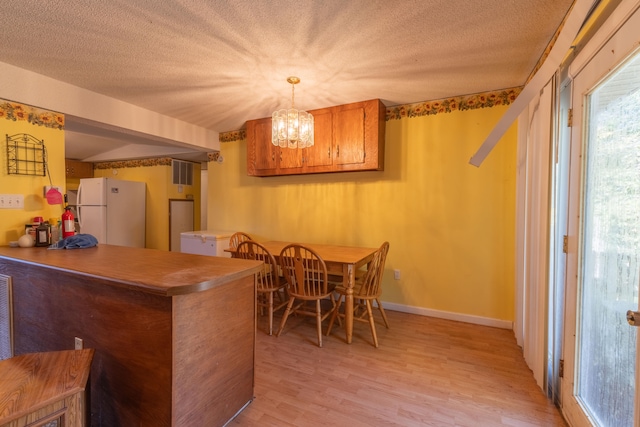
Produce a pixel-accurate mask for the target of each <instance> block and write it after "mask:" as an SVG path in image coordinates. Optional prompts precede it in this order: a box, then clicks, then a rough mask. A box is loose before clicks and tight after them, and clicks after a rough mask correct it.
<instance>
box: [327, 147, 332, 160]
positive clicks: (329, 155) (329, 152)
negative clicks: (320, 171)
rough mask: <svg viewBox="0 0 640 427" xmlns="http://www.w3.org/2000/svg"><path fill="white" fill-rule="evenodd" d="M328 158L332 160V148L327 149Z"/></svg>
mask: <svg viewBox="0 0 640 427" xmlns="http://www.w3.org/2000/svg"><path fill="white" fill-rule="evenodd" d="M327 157H328V158H331V148H327Z"/></svg>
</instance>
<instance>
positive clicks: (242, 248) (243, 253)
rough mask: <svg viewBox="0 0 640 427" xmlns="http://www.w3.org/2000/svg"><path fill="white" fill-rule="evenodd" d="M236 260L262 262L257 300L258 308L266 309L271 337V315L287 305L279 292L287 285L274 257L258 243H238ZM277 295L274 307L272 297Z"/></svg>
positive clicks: (247, 241)
mask: <svg viewBox="0 0 640 427" xmlns="http://www.w3.org/2000/svg"><path fill="white" fill-rule="evenodd" d="M236 258H241V259H252V260H256V261H262V262H263V263H264V264H263V267H262V270H260V271H259V272H258V273H257V274H258V277H257V289H256V290H257V300H256V303H257V305H258V307H260V308H261V312H263V309H265V308H266V309H267V314H268V315H269V335H273V313H274V312H275V311H277V310H280V309H281V308H282V307H284V306H285V305H287V302H288V300H287V299H286V298H284V297H283V296H282V294H281V291H284V289H285V287H286V285H287V283H286V282H285V281H284V280H283V279H282V277H281V276H280V269H279V266H278V263H277V262H276V259H275V258H274V256H273V255H272V254H271V252H269V251H268V250H267V248H265V247H264V246H262V245H261V244H260V243H258V242H255V241H253V240H245V241H244V242H240V244H239V245H238V248H237V249H236ZM274 294H278V296H279V302H278V303H277V304H276V305H274V302H273V296H274Z"/></svg>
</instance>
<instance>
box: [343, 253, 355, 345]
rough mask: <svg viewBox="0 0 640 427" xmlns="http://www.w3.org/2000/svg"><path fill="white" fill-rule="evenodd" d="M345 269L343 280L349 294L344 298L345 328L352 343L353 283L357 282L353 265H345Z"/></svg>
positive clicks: (349, 342)
mask: <svg viewBox="0 0 640 427" xmlns="http://www.w3.org/2000/svg"><path fill="white" fill-rule="evenodd" d="M344 270H346V271H343V273H344V274H343V275H342V277H343V281H346V282H347V283H344V285H345V288H346V289H347V294H346V295H345V298H344V329H345V331H346V332H347V344H351V338H352V336H353V285H354V283H355V271H354V269H353V265H345V266H344Z"/></svg>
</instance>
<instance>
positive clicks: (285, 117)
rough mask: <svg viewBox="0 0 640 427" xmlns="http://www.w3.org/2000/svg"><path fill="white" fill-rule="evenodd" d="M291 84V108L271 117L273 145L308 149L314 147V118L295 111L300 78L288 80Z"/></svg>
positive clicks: (304, 112)
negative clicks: (295, 93) (295, 96)
mask: <svg viewBox="0 0 640 427" xmlns="http://www.w3.org/2000/svg"><path fill="white" fill-rule="evenodd" d="M287 82H289V83H291V108H290V109H288V110H287V109H282V110H278V111H275V112H274V113H273V115H272V116H271V119H272V120H271V126H272V128H271V143H272V144H273V145H276V146H279V147H287V148H306V147H311V146H312V145H313V116H312V115H311V114H309V113H307V112H306V111H299V110H296V109H295V103H294V91H295V85H297V84H298V83H300V79H299V78H298V77H294V76H291V77H289V78H287Z"/></svg>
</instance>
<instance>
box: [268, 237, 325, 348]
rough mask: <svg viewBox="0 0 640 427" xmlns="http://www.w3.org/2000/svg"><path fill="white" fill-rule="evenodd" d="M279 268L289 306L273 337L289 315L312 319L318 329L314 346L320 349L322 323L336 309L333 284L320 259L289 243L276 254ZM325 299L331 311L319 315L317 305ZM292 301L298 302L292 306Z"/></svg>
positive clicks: (311, 251) (316, 255) (313, 253)
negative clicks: (310, 305)
mask: <svg viewBox="0 0 640 427" xmlns="http://www.w3.org/2000/svg"><path fill="white" fill-rule="evenodd" d="M280 266H281V268H282V272H283V274H284V277H285V279H286V280H287V292H288V293H289V303H288V304H287V308H286V310H285V312H284V316H283V317H282V322H281V323H280V329H279V330H278V333H277V336H280V334H281V333H282V330H283V329H284V325H285V324H286V323H287V319H288V318H289V315H290V314H291V313H297V314H303V315H306V316H314V317H315V318H316V326H317V329H318V347H322V321H323V320H324V319H326V318H327V317H328V316H329V315H330V314H331V313H332V312H333V310H334V309H335V307H336V302H335V298H334V296H333V290H334V288H335V285H333V284H330V283H329V280H328V279H329V275H328V274H327V266H326V264H325V262H324V260H323V259H322V258H321V257H320V255H318V254H317V253H316V252H315V251H314V250H312V249H310V248H307V247H305V246H302V245H299V244H291V245H288V246H285V247H284V248H283V249H282V251H281V252H280ZM327 298H328V299H329V300H330V301H331V309H330V310H328V311H327V312H325V313H323V312H322V304H321V302H322V301H323V300H326V299H327ZM296 300H299V303H298V304H297V305H295V306H294V302H295V301H296ZM308 303H313V307H308V306H307V304H308Z"/></svg>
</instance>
